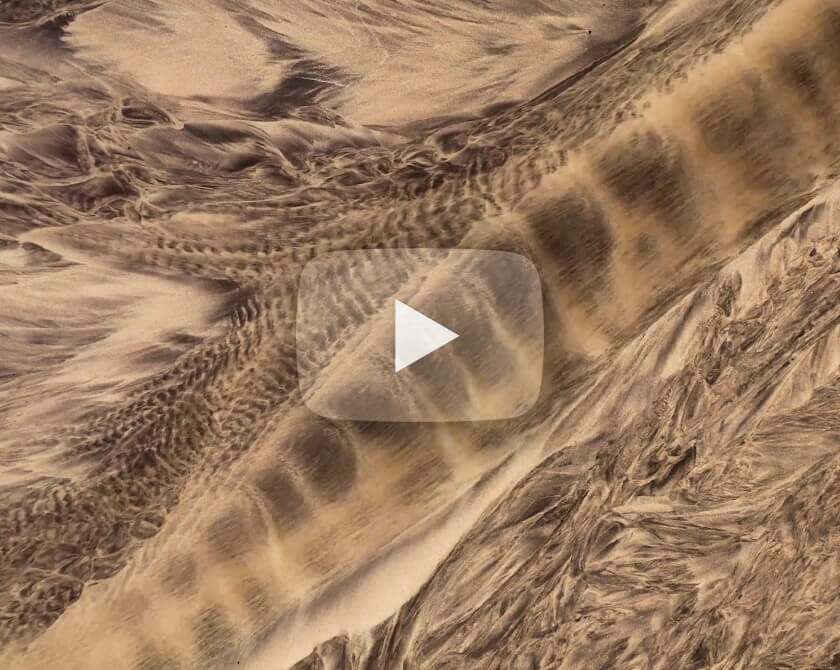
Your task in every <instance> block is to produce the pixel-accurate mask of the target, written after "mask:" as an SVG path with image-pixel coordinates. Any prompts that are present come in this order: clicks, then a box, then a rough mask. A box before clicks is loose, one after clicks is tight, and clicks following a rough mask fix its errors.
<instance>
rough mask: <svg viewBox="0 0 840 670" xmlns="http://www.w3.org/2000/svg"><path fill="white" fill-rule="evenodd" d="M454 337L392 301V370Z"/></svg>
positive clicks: (404, 365) (410, 362)
mask: <svg viewBox="0 0 840 670" xmlns="http://www.w3.org/2000/svg"><path fill="white" fill-rule="evenodd" d="M456 337H458V333H455V332H453V331H451V330H449V328H447V327H446V326H442V325H440V324H439V323H438V322H437V321H434V320H432V319H430V318H429V317H428V316H426V315H425V314H421V313H420V312H418V311H417V310H416V309H414V308H412V307H409V306H408V305H406V304H405V303H404V302H401V301H400V300H394V372H399V371H400V370H402V369H403V368H407V367H408V366H409V365H411V364H412V363H414V362H415V361H419V360H420V359H421V358H423V357H425V356H428V355H429V354H430V353H432V352H433V351H437V350H438V349H440V348H441V347H442V346H443V345H444V344H448V343H449V342H451V341H452V340H454V339H455V338H456Z"/></svg>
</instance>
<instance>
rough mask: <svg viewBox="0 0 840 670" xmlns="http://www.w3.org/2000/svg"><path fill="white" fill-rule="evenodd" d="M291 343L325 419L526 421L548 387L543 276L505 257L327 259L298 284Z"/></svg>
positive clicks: (393, 254)
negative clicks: (544, 358)
mask: <svg viewBox="0 0 840 670" xmlns="http://www.w3.org/2000/svg"><path fill="white" fill-rule="evenodd" d="M295 339H296V349H297V367H298V385H299V388H300V396H301V399H302V401H303V402H304V403H305V405H306V406H307V407H308V408H309V409H310V410H311V411H313V412H315V413H316V414H319V415H321V416H323V417H326V418H329V419H341V420H354V421H435V422H440V421H486V420H491V419H505V418H510V417H514V416H519V415H520V414H522V413H523V412H526V411H527V410H528V409H529V408H530V407H531V406H533V404H534V403H535V402H536V400H537V397H538V395H539V390H540V385H541V382H542V356H543V314H542V291H541V287H540V279H539V275H538V274H537V270H536V268H535V267H534V265H533V263H531V261H529V260H528V259H527V258H525V257H523V256H520V255H519V254H515V253H511V252H506V251H488V250H477V249H365V250H358V251H333V252H328V253H325V254H322V255H320V256H317V257H316V258H314V259H313V260H311V261H309V263H307V264H306V266H305V267H304V269H303V272H302V274H301V277H300V282H299V287H298V300H297V315H296V320H295Z"/></svg>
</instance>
